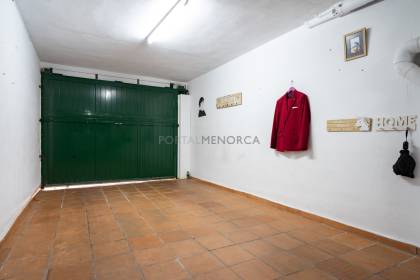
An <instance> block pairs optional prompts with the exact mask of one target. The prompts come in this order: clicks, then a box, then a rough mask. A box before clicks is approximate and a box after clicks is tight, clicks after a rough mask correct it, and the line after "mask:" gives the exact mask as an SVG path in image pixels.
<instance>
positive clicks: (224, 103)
mask: <svg viewBox="0 0 420 280" xmlns="http://www.w3.org/2000/svg"><path fill="white" fill-rule="evenodd" d="M239 105H242V92H239V93H234V94H230V95H226V96H223V97H219V98H217V101H216V107H217V109H223V108H228V107H233V106H239Z"/></svg>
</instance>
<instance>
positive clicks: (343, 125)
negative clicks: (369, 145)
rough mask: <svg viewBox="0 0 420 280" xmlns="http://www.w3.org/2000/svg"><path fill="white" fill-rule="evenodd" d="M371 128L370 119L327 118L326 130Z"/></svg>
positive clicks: (341, 130)
mask: <svg viewBox="0 0 420 280" xmlns="http://www.w3.org/2000/svg"><path fill="white" fill-rule="evenodd" d="M371 128H372V119H370V118H358V119H342V120H328V121H327V131H328V132H368V131H370V130H371Z"/></svg>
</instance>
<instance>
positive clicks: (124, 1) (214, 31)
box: [17, 0, 336, 81]
mask: <svg viewBox="0 0 420 280" xmlns="http://www.w3.org/2000/svg"><path fill="white" fill-rule="evenodd" d="M17 2H18V6H19V9H20V11H21V13H22V16H23V19H24V21H25V24H26V26H27V28H28V31H29V33H30V35H31V37H32V40H33V43H34V45H35V48H36V49H37V52H38V54H39V56H40V59H41V60H42V61H45V62H50V63H57V64H65V65H71V66H79V67H89V68H97V69H101V70H108V71H114V72H121V73H127V74H138V75H148V76H154V77H160V78H166V79H170V80H176V81H190V80H191V79H193V78H195V77H197V76H199V75H201V74H203V73H206V72H208V71H209V70H211V69H213V68H215V67H217V66H219V65H221V64H223V63H225V62H227V61H229V60H231V59H233V58H235V57H237V56H239V55H241V54H243V53H245V52H247V51H249V50H251V49H253V48H255V47H257V46H259V45H261V44H263V43H265V42H267V41H270V40H271V39H274V38H276V37H278V36H279V35H281V34H283V33H285V32H287V31H290V30H292V29H294V28H296V27H298V26H300V25H301V24H303V22H304V21H305V20H307V19H310V18H311V17H312V16H313V15H315V14H317V13H319V12H322V11H323V10H325V9H326V8H328V7H329V6H330V5H332V4H333V3H335V2H336V0H189V3H188V5H187V7H188V9H189V10H188V11H189V12H188V13H186V14H185V15H184V16H183V17H181V18H180V19H179V20H180V22H182V23H183V25H181V26H182V30H181V31H180V32H177V33H174V34H173V35H174V36H173V37H172V38H171V39H168V40H166V41H161V42H155V43H153V44H147V42H145V40H144V38H145V37H146V36H147V34H148V33H149V32H150V30H151V29H152V28H153V26H154V25H155V24H156V22H157V21H158V20H159V18H161V16H162V15H163V14H164V13H165V10H166V9H167V6H168V5H171V3H173V2H174V0H17ZM165 5H166V6H165ZM162 13H163V14H162Z"/></svg>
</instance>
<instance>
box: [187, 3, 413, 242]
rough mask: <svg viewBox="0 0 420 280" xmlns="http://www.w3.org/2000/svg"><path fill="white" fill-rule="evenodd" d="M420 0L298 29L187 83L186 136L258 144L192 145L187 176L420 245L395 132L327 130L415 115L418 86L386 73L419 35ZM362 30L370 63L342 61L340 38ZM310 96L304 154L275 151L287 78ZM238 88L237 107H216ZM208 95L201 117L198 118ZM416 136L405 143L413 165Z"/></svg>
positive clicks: (400, 139)
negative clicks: (351, 121)
mask: <svg viewBox="0 0 420 280" xmlns="http://www.w3.org/2000/svg"><path fill="white" fill-rule="evenodd" d="M419 10H420V1H418V0H385V1H383V2H379V3H377V4H375V5H373V6H370V7H368V8H366V9H363V10H360V11H358V12H356V13H353V14H350V15H348V16H346V17H343V18H339V19H337V20H334V21H331V22H328V23H326V24H323V25H321V26H319V27H317V28H315V29H307V28H305V27H301V28H299V29H296V30H294V31H292V32H290V33H288V34H286V35H284V36H281V37H279V38H277V39H275V40H273V41H271V42H269V43H268V44H266V45H263V46H261V47H259V48H257V49H255V50H253V51H251V52H249V53H247V54H245V55H243V56H241V57H239V58H237V59H235V60H233V61H231V62H229V63H227V64H225V65H223V66H221V67H219V68H217V69H215V70H213V71H211V72H209V73H207V74H205V75H203V76H201V77H199V78H197V79H194V80H193V81H191V82H190V83H189V89H190V92H191V93H192V100H191V105H192V109H191V111H192V114H191V126H192V128H191V133H192V136H193V137H196V136H202V135H220V136H227V135H256V136H258V137H259V139H260V141H261V145H192V151H191V154H192V158H191V166H192V170H191V171H192V176H195V177H198V178H201V179H204V180H208V181H211V182H215V183H218V184H221V185H224V186H227V187H231V188H234V189H238V190H241V191H245V192H248V193H252V194H255V195H257V196H260V197H264V198H267V199H270V200H272V201H276V202H280V203H282V204H285V205H288V206H291V207H295V208H298V209H302V210H305V211H308V212H311V213H315V214H318V215H321V216H324V217H327V218H330V219H333V220H336V221H340V222H343V223H345V224H348V225H352V226H355V227H358V228H362V229H365V230H368V231H371V232H374V233H377V234H380V235H383V236H387V237H390V238H393V239H396V240H400V241H403V242H408V243H411V244H414V245H417V246H419V245H420V223H419V222H418V213H420V203H419V202H420V199H419V198H420V167H419V166H418V167H417V171H416V175H417V179H405V178H402V177H398V176H395V175H394V174H393V172H392V165H393V164H394V162H395V161H396V159H397V157H398V155H399V150H400V148H401V147H402V142H403V139H404V135H403V134H404V133H402V132H371V133H327V132H326V124H325V122H326V120H327V119H334V118H352V117H357V116H366V117H375V116H393V115H400V114H403V115H404V114H417V115H419V116H420V88H419V87H416V86H414V85H411V84H409V83H408V82H406V81H404V80H403V79H402V78H400V77H399V76H398V75H397V74H396V72H394V70H393V65H392V59H393V55H394V51H395V50H396V48H397V47H398V46H399V45H400V44H401V43H403V42H404V41H406V40H409V39H411V38H413V37H414V36H419V35H420V17H419V16H418V11H419ZM361 27H367V28H369V40H368V43H369V56H368V57H365V58H361V59H357V60H354V61H350V62H344V57H343V56H344V54H343V53H344V50H343V35H344V34H346V33H349V32H351V31H354V30H357V29H359V28H361ZM290 80H294V81H295V87H297V88H298V89H299V90H301V91H303V92H305V93H307V94H308V96H309V99H310V104H311V110H312V125H311V141H310V142H311V143H310V147H311V148H310V150H309V151H307V152H301V153H286V154H282V153H276V152H274V151H273V150H271V149H270V148H269V139H270V134H271V126H272V121H273V114H274V107H275V102H276V100H277V99H278V98H279V97H280V96H282V95H283V94H284V92H285V91H286V90H287V89H288V87H289V81H290ZM238 91H242V92H243V103H244V104H243V105H242V106H239V107H233V108H228V109H222V110H217V109H216V97H219V96H223V95H226V94H230V93H234V92H238ZM200 96H203V97H205V99H206V105H207V117H205V118H200V119H199V118H198V117H197V114H196V112H197V110H198V100H199V98H200ZM419 141H420V130H417V131H416V132H415V133H413V134H412V136H411V137H410V142H411V147H410V149H411V151H413V152H414V155H415V157H416V158H417V161H418V162H419V164H420V142H419Z"/></svg>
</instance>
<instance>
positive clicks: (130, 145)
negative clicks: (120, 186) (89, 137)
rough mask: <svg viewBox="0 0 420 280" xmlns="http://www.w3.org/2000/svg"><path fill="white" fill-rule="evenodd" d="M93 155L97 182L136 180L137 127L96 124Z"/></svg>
mask: <svg viewBox="0 0 420 280" xmlns="http://www.w3.org/2000/svg"><path fill="white" fill-rule="evenodd" d="M95 154H96V176H97V179H98V180H103V181H108V180H121V179H135V178H137V127H136V126H129V125H120V124H113V123H109V124H97V125H96V141H95Z"/></svg>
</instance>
